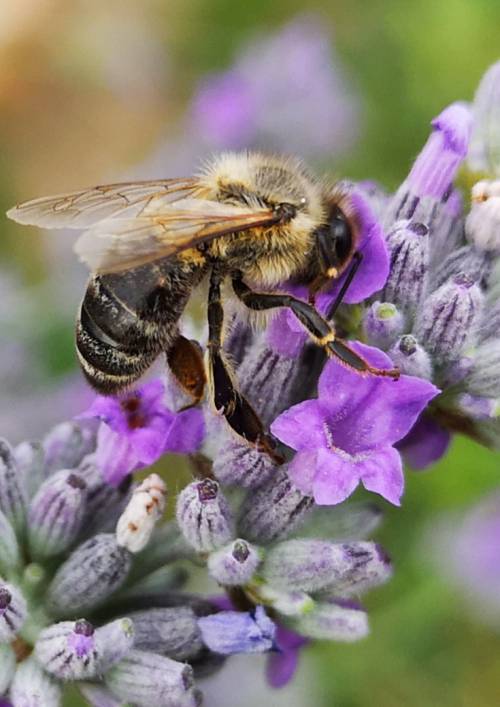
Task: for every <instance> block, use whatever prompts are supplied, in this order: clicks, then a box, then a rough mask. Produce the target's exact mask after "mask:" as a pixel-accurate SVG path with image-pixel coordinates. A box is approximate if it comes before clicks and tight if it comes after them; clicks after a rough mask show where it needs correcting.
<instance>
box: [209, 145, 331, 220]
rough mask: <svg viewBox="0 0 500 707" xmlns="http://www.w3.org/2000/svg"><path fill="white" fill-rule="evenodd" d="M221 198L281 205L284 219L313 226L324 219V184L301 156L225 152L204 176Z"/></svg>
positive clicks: (211, 189)
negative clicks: (322, 184) (307, 166)
mask: <svg viewBox="0 0 500 707" xmlns="http://www.w3.org/2000/svg"><path fill="white" fill-rule="evenodd" d="M201 179H202V181H203V182H204V183H205V185H206V186H207V187H208V188H209V189H210V191H211V192H212V194H213V197H212V198H215V199H216V200H217V201H225V202H230V203H232V204H237V205H240V204H243V205H245V206H250V207H255V206H257V207H259V206H260V207H272V208H277V209H281V211H282V213H283V215H284V221H290V222H292V221H297V223H298V224H299V223H300V224H301V226H302V227H304V228H308V229H310V230H311V229H313V228H316V227H317V226H318V225H319V224H320V223H322V221H323V220H324V216H325V213H324V205H323V199H322V193H321V187H320V184H319V183H318V181H317V180H316V179H314V177H313V176H312V175H310V174H309V173H308V171H307V170H306V169H305V167H304V165H303V164H302V163H301V162H300V161H299V160H297V159H294V158H290V157H283V156H277V155H265V154H262V153H258V152H255V153H253V152H241V153H224V154H222V155H220V156H219V157H217V158H216V159H215V160H214V161H213V162H212V163H211V164H209V165H208V166H207V168H206V169H205V172H204V174H203V175H202V177H201Z"/></svg>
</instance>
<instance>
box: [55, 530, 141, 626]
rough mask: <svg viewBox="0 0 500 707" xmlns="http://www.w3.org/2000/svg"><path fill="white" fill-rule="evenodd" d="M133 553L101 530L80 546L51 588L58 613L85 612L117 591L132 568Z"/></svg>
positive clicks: (59, 570)
mask: <svg viewBox="0 0 500 707" xmlns="http://www.w3.org/2000/svg"><path fill="white" fill-rule="evenodd" d="M130 565H131V555H130V553H129V552H128V550H126V549H125V548H123V547H120V546H119V545H118V544H117V542H116V538H115V536H114V535H111V534H107V533H101V534H100V535H96V536H95V537H93V538H90V540H87V541H86V542H84V543H83V544H82V545H80V546H79V547H77V548H76V550H74V552H73V553H72V554H71V555H70V556H69V558H68V559H67V560H66V562H64V564H63V565H61V567H60V568H59V569H58V571H57V572H56V574H55V576H54V578H53V580H52V582H51V584H50V586H49V588H48V593H47V594H48V600H47V601H48V606H49V607H50V611H51V613H52V614H53V615H55V616H67V615H68V614H75V613H77V614H85V613H86V612H87V611H88V610H89V609H93V608H95V607H96V606H98V605H99V604H102V602H103V601H105V600H106V599H108V598H109V596H110V595H111V594H112V593H113V592H114V591H116V590H117V589H118V588H119V587H121V585H122V584H123V582H124V581H125V579H126V578H127V575H128V573H129V570H130Z"/></svg>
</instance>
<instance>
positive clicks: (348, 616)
mask: <svg viewBox="0 0 500 707" xmlns="http://www.w3.org/2000/svg"><path fill="white" fill-rule="evenodd" d="M289 625H290V627H291V628H293V629H294V630H295V631H297V633H300V634H301V635H303V636H308V637H309V638H316V639H320V640H321V639H323V640H327V641H343V642H346V643H351V642H353V641H359V640H360V639H361V638H365V636H367V635H368V632H369V627H368V617H367V615H366V612H365V611H364V610H363V609H362V608H361V607H360V606H359V605H357V604H356V603H355V602H343V601H337V602H333V601H332V602H317V603H316V604H315V606H314V609H312V611H309V612H308V613H306V614H303V615H302V616H299V617H296V618H294V619H291V620H289Z"/></svg>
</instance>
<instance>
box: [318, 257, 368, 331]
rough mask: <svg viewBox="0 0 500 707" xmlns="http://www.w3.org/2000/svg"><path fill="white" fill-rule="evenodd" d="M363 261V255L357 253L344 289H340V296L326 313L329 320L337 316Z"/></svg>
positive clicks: (343, 286)
mask: <svg viewBox="0 0 500 707" xmlns="http://www.w3.org/2000/svg"><path fill="white" fill-rule="evenodd" d="M362 260H363V253H360V252H359V251H356V253H354V255H353V256H352V264H351V267H350V268H349V272H348V273H347V277H346V279H345V280H344V283H343V285H342V287H341V288H340V291H339V293H338V295H337V296H336V298H335V300H334V301H333V302H332V304H331V305H330V309H329V310H328V312H327V313H326V318H327V319H333V317H334V316H335V313H336V312H337V309H338V308H339V307H340V305H341V304H342V301H343V299H344V297H345V295H346V292H347V290H348V289H349V287H350V286H351V283H352V281H353V280H354V276H355V275H356V273H357V271H358V268H359V266H360V265H361V262H362Z"/></svg>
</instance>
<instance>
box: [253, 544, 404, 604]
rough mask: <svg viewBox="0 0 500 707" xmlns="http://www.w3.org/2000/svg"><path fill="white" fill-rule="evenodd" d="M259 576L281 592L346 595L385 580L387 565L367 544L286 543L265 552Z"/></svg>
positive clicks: (380, 555) (374, 549)
mask: <svg viewBox="0 0 500 707" xmlns="http://www.w3.org/2000/svg"><path fill="white" fill-rule="evenodd" d="M262 575H263V577H264V579H265V580H266V581H267V582H269V584H271V585H273V586H276V587H279V588H282V589H288V590H293V589H297V590H299V591H304V592H310V593H316V592H320V591H324V590H327V589H328V591H330V590H331V591H334V592H335V594H337V595H346V594H351V593H353V592H359V591H361V590H363V589H366V588H368V587H370V586H375V585H377V584H381V583H383V582H385V581H387V579H389V577H390V576H391V565H390V563H389V562H388V561H387V558H386V556H385V554H384V553H382V552H381V551H380V548H379V547H378V545H376V544H375V543H371V542H353V543H342V544H337V543H331V542H326V541H323V540H302V539H300V540H287V541H285V542H282V543H278V544H277V545H275V546H274V547H273V548H271V549H270V550H268V552H267V553H266V558H265V560H264V563H263V566H262Z"/></svg>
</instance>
